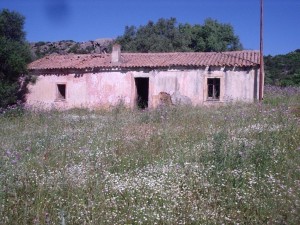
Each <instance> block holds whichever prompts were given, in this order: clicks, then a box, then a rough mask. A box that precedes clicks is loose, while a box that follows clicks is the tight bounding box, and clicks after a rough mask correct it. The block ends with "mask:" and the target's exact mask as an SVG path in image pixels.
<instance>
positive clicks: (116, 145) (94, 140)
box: [0, 87, 300, 224]
mask: <svg viewBox="0 0 300 225" xmlns="http://www.w3.org/2000/svg"><path fill="white" fill-rule="evenodd" d="M288 93H289V91H288V90H287V89H285V90H282V89H280V90H274V89H272V88H271V87H267V88H266V97H265V103H264V104H244V103H234V104H230V105H227V106H222V107H193V108H192V107H190V108H187V107H174V108H166V109H158V110H150V111H129V110H126V109H123V108H120V107H119V108H116V109H113V110H112V111H87V110H82V109H74V110H69V111H64V112H60V111H55V110H51V111H47V112H41V111H37V110H36V111H34V110H25V111H20V110H18V111H14V110H10V111H8V112H5V113H4V114H2V115H1V116H0V134H1V136H0V143H1V146H0V169H1V174H0V224H299V222H300V195H299V193H300V126H299V115H298V114H297V112H298V111H297V109H299V104H300V90H299V89H295V90H294V91H293V92H292V94H288Z"/></svg>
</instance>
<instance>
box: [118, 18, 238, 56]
mask: <svg viewBox="0 0 300 225" xmlns="http://www.w3.org/2000/svg"><path fill="white" fill-rule="evenodd" d="M116 42H117V43H119V44H120V45H121V46H122V49H123V50H124V51H127V52H175V51H178V52H187V51H189V52H191V51H192V52H212V51H217V52H219V51H232V50H240V49H242V48H243V47H242V44H241V42H240V40H239V37H238V36H237V35H235V34H234V29H233V27H232V26H231V25H230V24H223V23H219V22H218V21H217V20H213V19H207V20H205V22H204V25H200V24H196V25H191V24H188V23H185V24H181V23H177V20H176V19H175V18H170V19H163V18H161V19H159V20H158V21H157V22H156V23H154V22H153V21H149V22H148V23H147V24H146V25H144V26H140V27H138V28H137V27H135V26H126V27H125V31H124V34H123V35H121V36H119V37H118V38H117V39H116Z"/></svg>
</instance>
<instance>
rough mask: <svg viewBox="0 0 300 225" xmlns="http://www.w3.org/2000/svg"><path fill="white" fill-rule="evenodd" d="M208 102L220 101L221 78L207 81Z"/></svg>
mask: <svg viewBox="0 0 300 225" xmlns="http://www.w3.org/2000/svg"><path fill="white" fill-rule="evenodd" d="M207 92H208V93H207V100H215V101H216V100H220V78H208V79H207Z"/></svg>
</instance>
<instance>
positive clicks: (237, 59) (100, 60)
mask: <svg viewBox="0 0 300 225" xmlns="http://www.w3.org/2000/svg"><path fill="white" fill-rule="evenodd" d="M256 65H259V52H258V51H232V52H172V53H121V63H119V64H117V65H116V64H113V63H111V54H85V55H83V54H81V55H76V54H69V55H58V54H52V55H49V56H46V57H44V58H42V59H39V60H36V61H34V62H32V63H30V64H29V65H28V69H29V70H49V69H50V70H51V69H86V68H103V69H105V68H107V69H109V68H114V67H119V68H145V67H148V68H162V67H166V68H168V67H172V66H186V67H189V66H190V67H191V66H236V67H247V66H256Z"/></svg>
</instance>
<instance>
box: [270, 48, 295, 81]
mask: <svg viewBox="0 0 300 225" xmlns="http://www.w3.org/2000/svg"><path fill="white" fill-rule="evenodd" d="M264 60H265V73H266V83H267V84H272V85H280V86H289V85H297V86H300V49H297V50H295V51H294V52H290V53H288V54H286V55H276V56H270V55H269V56H266V57H265V58H264Z"/></svg>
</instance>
